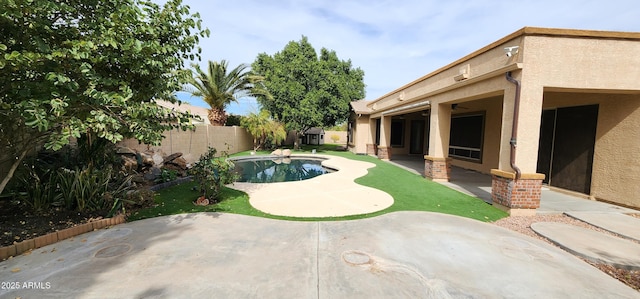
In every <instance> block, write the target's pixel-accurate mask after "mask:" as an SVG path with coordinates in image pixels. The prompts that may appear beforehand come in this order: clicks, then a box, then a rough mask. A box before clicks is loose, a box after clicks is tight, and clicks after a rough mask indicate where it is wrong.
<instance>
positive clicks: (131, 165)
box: [122, 156, 138, 173]
mask: <svg viewBox="0 0 640 299" xmlns="http://www.w3.org/2000/svg"><path fill="white" fill-rule="evenodd" d="M122 162H123V167H124V170H125V171H126V172H127V173H129V172H133V171H134V170H136V169H138V161H137V160H136V159H135V158H131V157H129V156H122Z"/></svg>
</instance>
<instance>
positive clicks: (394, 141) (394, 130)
mask: <svg viewBox="0 0 640 299" xmlns="http://www.w3.org/2000/svg"><path fill="white" fill-rule="evenodd" d="M391 147H404V120H403V119H392V120H391Z"/></svg>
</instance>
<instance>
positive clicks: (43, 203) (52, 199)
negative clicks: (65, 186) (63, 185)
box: [21, 171, 62, 211]
mask: <svg viewBox="0 0 640 299" xmlns="http://www.w3.org/2000/svg"><path fill="white" fill-rule="evenodd" d="M56 179H57V176H56V175H55V174H53V173H52V172H45V173H43V174H40V175H38V173H37V172H36V171H30V173H29V176H28V177H23V178H22V181H21V183H22V186H23V189H24V190H25V193H23V195H24V197H23V200H24V202H25V203H26V204H27V205H28V206H29V207H30V208H31V209H33V210H35V211H44V210H47V209H49V207H50V206H51V205H52V204H56V203H58V202H59V201H60V199H62V194H60V193H59V192H56V191H57V190H56V186H57V180H56Z"/></svg>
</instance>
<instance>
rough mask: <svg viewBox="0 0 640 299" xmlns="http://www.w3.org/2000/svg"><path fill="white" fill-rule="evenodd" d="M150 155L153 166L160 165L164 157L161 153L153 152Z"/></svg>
mask: <svg viewBox="0 0 640 299" xmlns="http://www.w3.org/2000/svg"><path fill="white" fill-rule="evenodd" d="M151 157H152V158H153V165H154V166H155V167H160V166H162V163H164V157H162V154H161V153H159V152H155V153H154V154H153V156H151Z"/></svg>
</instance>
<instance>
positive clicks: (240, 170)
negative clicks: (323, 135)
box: [231, 156, 334, 183]
mask: <svg viewBox="0 0 640 299" xmlns="http://www.w3.org/2000/svg"><path fill="white" fill-rule="evenodd" d="M323 160H325V159H323V158H312V157H280V156H254V157H248V158H247V157H241V158H236V159H231V162H233V164H234V171H235V172H236V174H238V176H239V178H238V179H237V180H236V182H246V183H277V182H294V181H302V180H307V179H310V178H314V177H317V176H319V175H323V174H326V173H330V172H333V171H334V170H332V169H329V168H325V167H323V166H322V161H323Z"/></svg>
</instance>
